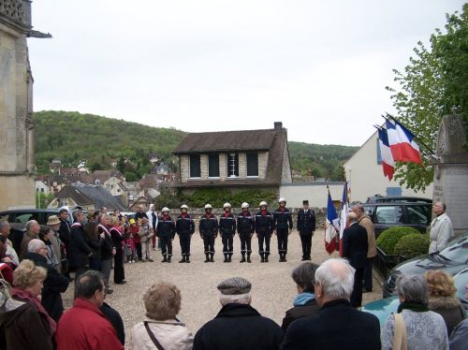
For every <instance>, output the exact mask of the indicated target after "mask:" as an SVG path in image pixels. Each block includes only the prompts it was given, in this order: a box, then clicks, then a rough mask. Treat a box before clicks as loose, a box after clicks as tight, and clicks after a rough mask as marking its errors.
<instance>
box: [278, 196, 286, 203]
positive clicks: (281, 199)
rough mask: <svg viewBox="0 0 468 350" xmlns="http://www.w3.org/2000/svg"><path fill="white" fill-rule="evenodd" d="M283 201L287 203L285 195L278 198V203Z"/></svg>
mask: <svg viewBox="0 0 468 350" xmlns="http://www.w3.org/2000/svg"><path fill="white" fill-rule="evenodd" d="M281 202H284V203H286V198H284V197H281V198H280V199H278V203H281Z"/></svg>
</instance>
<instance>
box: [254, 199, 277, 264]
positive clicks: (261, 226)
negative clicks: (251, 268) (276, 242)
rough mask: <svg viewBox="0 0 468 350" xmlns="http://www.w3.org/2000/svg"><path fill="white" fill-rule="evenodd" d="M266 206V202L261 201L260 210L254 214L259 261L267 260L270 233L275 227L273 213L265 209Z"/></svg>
mask: <svg viewBox="0 0 468 350" xmlns="http://www.w3.org/2000/svg"><path fill="white" fill-rule="evenodd" d="M267 208H268V203H267V202H265V201H261V202H260V211H258V212H257V214H256V215H255V231H256V232H257V238H258V250H259V252H258V253H259V254H260V259H261V260H260V262H262V263H263V262H268V256H269V255H270V240H271V235H272V233H273V230H274V228H275V222H274V220H273V215H272V214H271V213H270V212H269V211H268V210H267ZM263 242H265V245H263Z"/></svg>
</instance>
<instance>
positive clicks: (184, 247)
mask: <svg viewBox="0 0 468 350" xmlns="http://www.w3.org/2000/svg"><path fill="white" fill-rule="evenodd" d="M187 210H188V207H187V206H186V205H185V204H184V205H182V206H181V207H180V211H181V213H180V215H179V216H178V217H177V220H176V232H177V234H178V235H179V240H180V250H181V251H182V260H180V261H179V263H189V262H190V241H191V239H192V235H193V233H194V232H195V224H194V222H193V219H192V217H191V216H190V215H189V214H188V213H187Z"/></svg>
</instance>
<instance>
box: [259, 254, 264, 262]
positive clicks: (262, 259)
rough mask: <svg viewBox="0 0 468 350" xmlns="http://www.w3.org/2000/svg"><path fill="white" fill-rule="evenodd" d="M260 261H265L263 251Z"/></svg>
mask: <svg viewBox="0 0 468 350" xmlns="http://www.w3.org/2000/svg"><path fill="white" fill-rule="evenodd" d="M260 259H261V260H260V262H262V263H264V262H265V254H263V253H261V254H260Z"/></svg>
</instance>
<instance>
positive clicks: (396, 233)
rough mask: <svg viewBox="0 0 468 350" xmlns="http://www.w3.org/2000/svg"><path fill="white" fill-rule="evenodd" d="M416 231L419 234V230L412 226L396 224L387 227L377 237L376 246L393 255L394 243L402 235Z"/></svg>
mask: <svg viewBox="0 0 468 350" xmlns="http://www.w3.org/2000/svg"><path fill="white" fill-rule="evenodd" d="M416 233H417V234H420V233H419V231H418V230H416V229H415V228H413V227H407V226H396V227H391V228H388V229H386V230H385V231H383V232H382V233H381V234H380V236H379V237H378V238H377V241H376V243H377V247H379V248H380V249H381V250H382V251H383V252H384V253H385V254H387V255H393V254H394V250H395V246H396V244H397V243H398V242H399V241H400V239H401V238H402V237H403V236H406V235H409V234H416Z"/></svg>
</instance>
